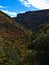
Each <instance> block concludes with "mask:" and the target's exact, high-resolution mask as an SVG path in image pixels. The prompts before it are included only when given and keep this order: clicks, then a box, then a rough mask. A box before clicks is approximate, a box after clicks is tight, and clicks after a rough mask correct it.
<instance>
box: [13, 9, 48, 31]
mask: <svg viewBox="0 0 49 65" xmlns="http://www.w3.org/2000/svg"><path fill="white" fill-rule="evenodd" d="M14 19H15V21H17V22H18V23H20V24H22V25H23V26H25V27H26V28H28V29H31V30H32V31H35V30H36V29H37V28H38V26H39V25H40V24H42V23H44V22H46V21H49V9H47V10H39V11H28V12H26V13H22V14H18V15H17V17H15V18H14Z"/></svg>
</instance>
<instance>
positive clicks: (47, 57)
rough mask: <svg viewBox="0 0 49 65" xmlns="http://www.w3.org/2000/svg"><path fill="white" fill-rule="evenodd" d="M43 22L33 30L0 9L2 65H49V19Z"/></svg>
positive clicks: (0, 63) (0, 54)
mask: <svg viewBox="0 0 49 65" xmlns="http://www.w3.org/2000/svg"><path fill="white" fill-rule="evenodd" d="M48 19H49V18H48ZM43 22H44V23H41V24H40V25H39V26H38V28H37V29H36V31H32V30H31V29H28V28H27V27H25V26H23V25H22V24H20V23H18V22H16V21H15V20H14V19H12V18H11V17H9V16H8V15H6V14H5V13H3V12H1V11H0V65H49V21H43Z"/></svg>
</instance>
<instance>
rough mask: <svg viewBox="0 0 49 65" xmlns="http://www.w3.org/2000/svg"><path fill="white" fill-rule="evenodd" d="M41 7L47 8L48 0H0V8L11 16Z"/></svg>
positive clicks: (40, 8)
mask: <svg viewBox="0 0 49 65" xmlns="http://www.w3.org/2000/svg"><path fill="white" fill-rule="evenodd" d="M43 9H49V0H0V10H1V11H3V12H4V13H6V14H8V15H9V16H11V17H15V16H17V14H18V13H24V12H27V11H36V10H43Z"/></svg>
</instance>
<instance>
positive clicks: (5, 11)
mask: <svg viewBox="0 0 49 65" xmlns="http://www.w3.org/2000/svg"><path fill="white" fill-rule="evenodd" d="M1 11H3V12H4V13H6V14H8V15H9V16H11V17H15V16H17V13H16V12H10V11H8V10H1Z"/></svg>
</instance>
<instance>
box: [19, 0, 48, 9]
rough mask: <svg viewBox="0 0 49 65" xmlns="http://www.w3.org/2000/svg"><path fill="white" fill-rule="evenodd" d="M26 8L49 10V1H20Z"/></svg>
mask: <svg viewBox="0 0 49 65" xmlns="http://www.w3.org/2000/svg"><path fill="white" fill-rule="evenodd" d="M19 1H20V2H21V3H22V4H23V5H24V6H26V7H31V6H32V7H36V8H38V9H49V0H19Z"/></svg>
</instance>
